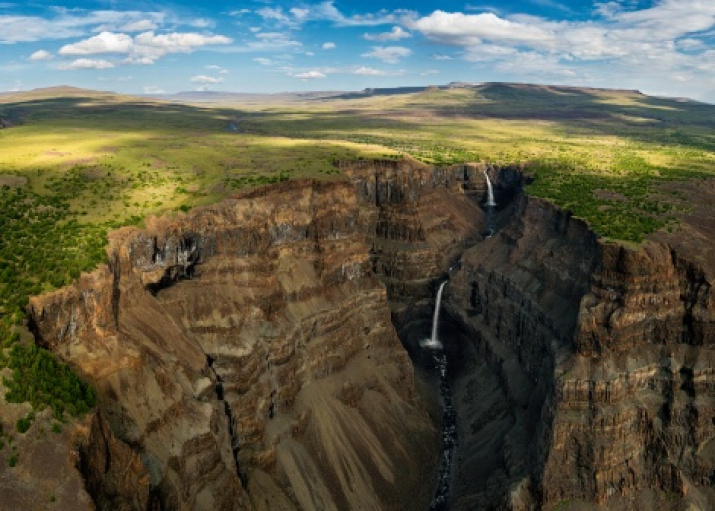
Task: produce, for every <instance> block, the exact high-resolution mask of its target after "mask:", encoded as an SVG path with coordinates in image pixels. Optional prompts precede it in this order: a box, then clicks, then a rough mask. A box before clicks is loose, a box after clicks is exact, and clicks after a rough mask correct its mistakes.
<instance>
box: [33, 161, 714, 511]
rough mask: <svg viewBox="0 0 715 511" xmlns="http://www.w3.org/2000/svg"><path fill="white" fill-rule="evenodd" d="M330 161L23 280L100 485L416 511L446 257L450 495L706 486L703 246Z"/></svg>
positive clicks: (140, 504) (516, 178) (155, 500)
mask: <svg viewBox="0 0 715 511" xmlns="http://www.w3.org/2000/svg"><path fill="white" fill-rule="evenodd" d="M341 170H342V173H343V175H344V176H345V179H344V180H342V181H340V182H330V183H326V182H315V181H294V182H288V183H282V184H279V185H277V186H272V187H267V188H262V189H258V190H253V191H249V192H246V193H243V194H241V195H240V196H237V197H235V198H232V199H228V200H226V201H224V202H222V203H220V204H218V205H215V206H212V207H205V208H199V209H197V210H195V211H192V212H191V213H189V214H187V215H182V216H180V217H178V218H175V219H168V218H162V219H153V220H150V221H148V222H147V228H146V229H143V230H142V229H136V228H125V229H121V230H119V231H117V232H115V233H113V234H112V235H111V239H110V247H109V259H110V263H109V265H108V266H106V267H102V268H100V269H98V270H97V271H95V272H94V273H92V274H87V275H83V276H82V278H81V279H80V281H79V282H78V283H77V284H76V285H75V286H72V287H70V288H66V289H63V290H60V291H57V292H55V293H51V294H48V295H43V296H41V297H36V298H34V299H33V300H32V301H31V304H30V308H29V323H30V327H31V328H32V330H33V331H34V333H35V336H36V339H37V342H39V343H40V344H42V345H43V346H46V347H48V348H50V349H52V350H53V352H54V353H56V354H57V356H59V357H60V358H62V359H63V360H66V361H67V362H69V363H70V364H71V365H72V366H73V367H74V368H75V369H76V370H77V371H78V372H79V373H80V374H82V375H83V376H84V377H85V378H86V379H87V380H88V381H90V382H92V383H93V385H94V386H95V387H96V388H97V391H98V395H99V401H100V405H99V407H98V410H97V412H96V416H95V417H93V418H92V420H91V426H90V427H89V428H88V430H87V435H86V438H85V440H84V441H83V442H82V444H81V446H80V456H79V459H80V460H79V463H78V465H79V468H80V469H81V470H83V472H84V474H85V480H86V486H87V489H88V491H89V492H90V493H91V494H92V496H93V498H94V501H95V503H96V504H97V505H98V507H100V508H119V509H227V510H228V509H415V510H419V509H426V508H427V506H428V503H429V500H430V496H431V493H432V489H433V487H434V477H435V473H436V467H437V461H438V449H439V436H438V432H437V428H436V426H435V423H436V422H439V419H438V416H439V413H438V412H436V411H435V410H432V411H431V415H430V413H428V411H427V408H428V405H427V404H425V402H424V401H423V400H422V399H421V397H420V395H418V392H417V391H416V384H415V379H414V372H413V371H414V370H413V365H412V363H411V362H410V360H409V358H408V356H407V352H406V350H405V349H404V348H403V344H404V345H405V346H407V348H408V349H409V350H411V351H412V352H413V353H414V352H416V350H418V348H417V346H418V341H419V340H420V339H423V338H424V337H425V334H426V333H427V332H428V331H429V326H430V320H431V317H432V312H433V307H434V293H435V290H436V288H437V286H438V285H439V282H440V281H442V280H443V279H445V278H447V276H448V275H449V279H450V283H449V284H448V285H447V287H446V288H445V289H446V291H445V294H444V311H443V329H442V334H441V335H440V339H442V340H443V342H444V344H445V348H446V350H447V352H448V354H449V356H450V370H449V374H450V375H451V377H452V379H453V381H452V389H453V393H454V403H455V407H456V410H457V415H458V427H459V447H458V450H457V451H456V452H457V455H456V458H457V462H456V467H455V471H454V478H453V479H454V480H453V484H452V488H453V492H452V499H451V500H452V502H451V508H452V509H539V508H545V509H550V508H559V509H565V508H568V506H569V505H574V506H576V508H578V509H590V508H597V507H604V508H609V509H638V508H643V509H646V508H653V507H655V506H657V507H660V508H663V509H668V508H673V509H675V508H679V507H682V506H683V505H685V504H688V505H691V506H693V507H694V508H699V509H709V508H712V506H713V502H714V501H713V492H712V485H713V482H714V480H715V412H714V411H713V408H714V407H713V405H714V404H715V366H714V363H715V360H714V358H713V357H714V355H713V344H714V343H715V327H714V325H715V322H714V317H715V312H714V311H715V304H714V302H713V300H715V298H714V295H713V292H712V283H713V278H714V276H713V273H712V266H711V265H709V264H708V262H707V261H709V259H707V257H705V258H703V257H704V256H703V254H705V253H707V254H710V253H711V252H713V251H712V250H710V249H708V250H707V251H704V252H703V251H699V250H698V247H697V246H696V245H695V244H693V243H689V244H688V243H680V242H678V240H677V239H675V238H667V237H665V238H664V237H662V236H661V238H658V239H657V240H653V241H651V242H648V243H645V244H643V245H642V246H641V247H635V248H627V247H623V246H621V245H618V244H614V243H607V242H604V241H603V240H600V239H598V238H597V237H596V236H595V235H594V234H593V233H592V232H591V231H590V230H589V229H588V226H587V225H586V224H585V223H583V222H582V221H580V220H577V219H574V218H572V217H570V216H569V215H568V214H567V213H564V212H562V211H560V210H559V209H558V208H556V207H555V206H553V205H552V204H550V203H548V202H547V201H543V200H539V199H534V198H530V197H528V196H526V195H524V194H523V192H522V191H521V184H522V181H523V176H522V173H521V171H520V170H519V169H517V168H501V169H498V168H492V167H486V166H483V165H474V164H472V165H463V166H453V167H448V168H435V167H431V166H426V165H421V164H418V163H416V162H412V161H398V162H395V161H364V162H357V163H355V162H353V163H350V164H343V165H342V166H341ZM484 172H487V173H488V174H489V176H490V179H491V181H492V183H493V184H494V191H495V194H496V199H497V204H498V206H497V207H496V208H492V209H490V208H483V207H480V206H479V204H483V203H484V198H485V194H486V187H485V179H484ZM700 189H701V190H702V187H701V188H700ZM708 204H709V203H708ZM705 211H706V212H709V211H710V209H709V208H708V207H706V208H705ZM701 216H702V215H701ZM702 218H704V217H702ZM702 218H701V220H702ZM703 222H704V223H703ZM708 222H709V220H708V221H700V223H698V224H697V229H699V230H697V231H696V230H693V231H692V232H698V233H700V234H699V236H700V237H701V238H700V239H708V238H707V236H708V234H707V233H708V232H712V229H713V228H715V226H713V225H711V224H710V223H708ZM687 228H688V225H684V227H683V229H684V230H687ZM694 229H695V228H694ZM493 230H495V231H496V232H492V231H493ZM688 232H690V231H688ZM686 246H687V249H685V248H684V247H686ZM708 257H709V256H708ZM450 267H452V268H453V271H451V272H449V271H448V269H449V268H450ZM398 333H399V336H400V339H398V335H397V334H398ZM400 340H402V341H403V344H401V343H400ZM420 381H421V380H420ZM579 506H580V507H579Z"/></svg>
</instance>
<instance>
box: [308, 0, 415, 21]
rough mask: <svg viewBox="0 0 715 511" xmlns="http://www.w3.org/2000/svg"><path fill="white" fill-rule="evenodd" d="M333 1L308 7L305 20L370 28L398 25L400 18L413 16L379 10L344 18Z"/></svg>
mask: <svg viewBox="0 0 715 511" xmlns="http://www.w3.org/2000/svg"><path fill="white" fill-rule="evenodd" d="M334 4H335V2H334V1H333V0H328V1H325V2H323V3H321V4H318V5H316V6H312V7H310V13H309V14H307V15H305V16H304V18H305V19H314V20H323V21H332V22H333V23H334V24H335V25H337V26H341V27H371V26H378V25H387V24H393V23H398V22H400V21H401V20H402V18H405V17H409V16H414V15H415V13H414V12H413V11H408V10H398V11H393V12H388V11H386V10H381V11H379V12H377V13H368V14H355V15H353V16H345V15H344V14H343V13H341V12H340V11H339V10H338V9H337V8H336V7H335V5H334Z"/></svg>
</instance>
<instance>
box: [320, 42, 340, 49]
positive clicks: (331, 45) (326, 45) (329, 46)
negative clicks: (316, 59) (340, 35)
mask: <svg viewBox="0 0 715 511" xmlns="http://www.w3.org/2000/svg"><path fill="white" fill-rule="evenodd" d="M335 48H337V46H336V45H335V43H331V42H328V43H323V49H324V50H334V49H335Z"/></svg>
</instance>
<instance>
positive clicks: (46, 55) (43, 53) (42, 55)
mask: <svg viewBox="0 0 715 511" xmlns="http://www.w3.org/2000/svg"><path fill="white" fill-rule="evenodd" d="M29 58H30V60H32V61H34V62H39V61H42V60H52V58H53V57H52V54H51V53H50V52H49V51H47V50H37V51H36V52H35V53H33V54H32V55H30V57H29Z"/></svg>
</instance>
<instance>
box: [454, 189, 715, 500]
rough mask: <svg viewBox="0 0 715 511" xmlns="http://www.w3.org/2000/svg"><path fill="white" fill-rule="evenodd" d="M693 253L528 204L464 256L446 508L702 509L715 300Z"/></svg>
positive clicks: (709, 480)
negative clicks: (619, 240)
mask: <svg viewBox="0 0 715 511" xmlns="http://www.w3.org/2000/svg"><path fill="white" fill-rule="evenodd" d="M686 228H687V227H686ZM706 248H707V247H705V248H704V249H703V251H701V252H700V253H701V254H702V253H706V252H707V251H708V250H709V249H707V250H706ZM692 254H693V252H692V251H690V253H688V252H685V253H684V254H681V253H680V252H679V250H678V245H675V244H669V245H667V244H664V243H645V244H644V245H642V246H641V247H638V248H626V247H623V246H620V245H616V244H612V243H604V242H601V241H600V240H596V239H595V237H594V236H593V234H592V233H590V231H589V230H588V229H587V227H586V226H585V225H584V224H583V223H582V222H580V221H577V220H573V219H570V218H569V217H568V216H567V215H565V214H563V213H562V212H560V211H559V210H557V209H556V208H554V207H553V206H551V205H549V204H548V203H546V202H544V201H541V200H537V199H529V198H521V199H520V201H519V206H518V208H517V209H516V211H515V214H514V216H512V218H511V220H510V221H509V223H508V224H507V225H506V226H505V227H504V228H503V229H502V230H501V231H500V232H499V233H498V234H497V235H496V236H494V237H493V238H490V239H488V240H486V241H485V242H484V243H481V244H479V245H477V246H475V247H474V248H472V249H470V250H468V251H467V252H465V254H464V256H463V258H462V266H461V269H460V270H459V271H457V272H455V274H454V276H453V277H452V279H451V281H450V284H449V286H448V290H449V291H448V293H447V294H446V296H447V304H446V307H447V310H448V312H449V315H450V317H451V322H452V330H453V331H456V332H458V333H457V334H455V337H456V341H455V342H456V343H457V344H459V348H458V349H460V350H462V353H463V356H462V358H463V360H465V363H464V365H463V366H462V367H461V368H460V369H459V371H458V373H457V378H456V380H457V381H456V384H455V399H456V401H457V408H458V413H459V414H460V417H459V419H460V440H461V444H462V446H463V451H462V453H461V460H460V463H459V468H458V482H457V485H456V488H455V495H454V507H455V508H456V509H473V508H479V509H487V508H491V507H507V508H515V509H529V508H534V507H544V508H547V509H548V508H552V507H559V508H563V507H568V505H571V504H573V505H580V506H584V505H585V503H588V502H590V503H592V505H593V506H594V507H595V506H596V505H602V506H605V507H607V508H609V509H636V508H644V509H645V508H653V507H654V506H658V507H661V508H664V509H669V508H673V509H675V508H678V509H680V508H681V507H682V506H683V505H684V502H687V503H688V504H689V505H692V506H693V507H694V508H695V509H710V508H712V506H713V502H714V501H713V491H712V485H713V483H714V482H715V458H714V457H713V453H714V452H715V451H713V445H715V443H714V442H715V420H714V415H713V413H714V412H713V405H714V404H715V369H714V367H715V366H714V364H713V362H714V360H713V355H714V353H713V344H714V343H715V329H714V325H715V301H714V297H713V293H712V275H711V274H709V273H708V268H707V267H703V266H702V264H699V263H698V262H697V260H696V259H695V258H693V257H692Z"/></svg>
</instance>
